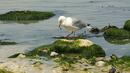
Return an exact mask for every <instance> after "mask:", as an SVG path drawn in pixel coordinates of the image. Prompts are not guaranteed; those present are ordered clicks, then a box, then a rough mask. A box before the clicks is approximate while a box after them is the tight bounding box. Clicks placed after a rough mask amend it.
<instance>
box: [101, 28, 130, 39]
mask: <svg viewBox="0 0 130 73" xmlns="http://www.w3.org/2000/svg"><path fill="white" fill-rule="evenodd" d="M103 35H104V37H105V38H110V39H114V40H115V39H116V40H124V39H130V32H128V31H126V30H124V29H117V28H110V29H108V30H106V31H105V32H104V34H103Z"/></svg>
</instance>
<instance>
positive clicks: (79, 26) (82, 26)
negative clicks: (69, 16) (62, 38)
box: [72, 19, 86, 29]
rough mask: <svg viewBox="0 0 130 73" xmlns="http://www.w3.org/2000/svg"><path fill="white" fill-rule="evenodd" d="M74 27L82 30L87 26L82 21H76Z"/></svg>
mask: <svg viewBox="0 0 130 73" xmlns="http://www.w3.org/2000/svg"><path fill="white" fill-rule="evenodd" d="M72 26H75V27H78V28H79V29H82V28H84V27H86V24H85V23H83V22H82V21H81V20H77V19H74V20H73V24H72Z"/></svg>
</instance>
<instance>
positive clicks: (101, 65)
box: [95, 61, 105, 67]
mask: <svg viewBox="0 0 130 73" xmlns="http://www.w3.org/2000/svg"><path fill="white" fill-rule="evenodd" d="M95 65H96V66H98V67H103V66H104V65H105V62H104V61H98V62H96V63H95Z"/></svg>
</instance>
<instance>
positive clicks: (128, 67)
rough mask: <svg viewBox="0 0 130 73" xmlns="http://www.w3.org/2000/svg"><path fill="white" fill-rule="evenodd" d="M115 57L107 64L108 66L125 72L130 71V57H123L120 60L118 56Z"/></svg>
mask: <svg viewBox="0 0 130 73" xmlns="http://www.w3.org/2000/svg"><path fill="white" fill-rule="evenodd" d="M113 57H114V58H112V60H110V61H108V62H107V64H108V65H112V66H114V67H116V68H117V69H120V70H123V71H130V56H122V57H120V58H119V57H117V56H113Z"/></svg>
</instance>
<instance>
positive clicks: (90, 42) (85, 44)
mask: <svg viewBox="0 0 130 73" xmlns="http://www.w3.org/2000/svg"><path fill="white" fill-rule="evenodd" d="M78 41H79V42H80V43H79V46H81V47H83V46H91V45H93V42H92V41H90V40H84V39H79V40H78Z"/></svg>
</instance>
